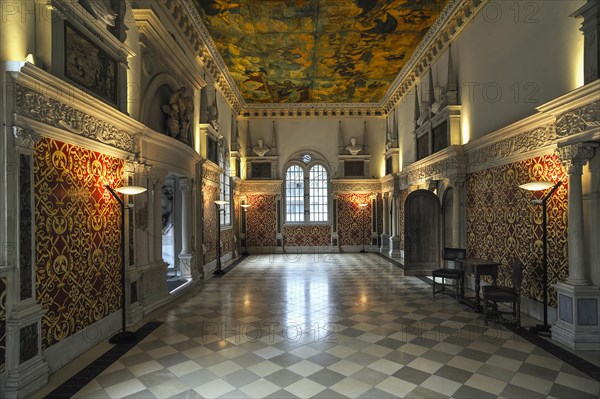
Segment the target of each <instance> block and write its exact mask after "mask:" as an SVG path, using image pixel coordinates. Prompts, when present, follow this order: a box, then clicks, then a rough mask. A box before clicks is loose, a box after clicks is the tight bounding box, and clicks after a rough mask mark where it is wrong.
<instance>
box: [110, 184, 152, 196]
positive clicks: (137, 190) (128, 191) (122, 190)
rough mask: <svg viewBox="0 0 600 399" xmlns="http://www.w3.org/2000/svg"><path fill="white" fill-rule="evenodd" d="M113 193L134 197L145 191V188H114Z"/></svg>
mask: <svg viewBox="0 0 600 399" xmlns="http://www.w3.org/2000/svg"><path fill="white" fill-rule="evenodd" d="M115 191H116V192H118V193H121V194H125V195H136V194H141V193H143V192H144V191H146V187H141V186H123V187H117V188H115Z"/></svg>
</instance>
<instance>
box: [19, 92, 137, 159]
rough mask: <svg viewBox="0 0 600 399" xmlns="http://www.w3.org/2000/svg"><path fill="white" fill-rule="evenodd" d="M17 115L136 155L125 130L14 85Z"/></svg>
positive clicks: (130, 138)
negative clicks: (15, 88)
mask: <svg viewBox="0 0 600 399" xmlns="http://www.w3.org/2000/svg"><path fill="white" fill-rule="evenodd" d="M17 113H18V114H20V115H23V116H26V117H28V118H31V119H34V120H36V121H39V122H42V123H46V124H48V125H50V126H54V127H57V128H60V129H66V130H68V131H69V132H71V133H74V134H76V135H79V136H83V137H86V138H88V139H92V140H95V141H98V142H100V143H103V144H107V145H110V146H113V147H115V148H118V149H121V150H125V151H128V152H135V145H134V141H133V137H132V136H131V135H130V134H129V133H128V132H126V131H124V130H120V129H118V128H117V127H116V126H114V125H112V124H110V123H108V122H105V121H103V120H100V119H98V118H96V117H94V116H92V115H89V114H86V113H85V112H82V111H80V110H78V109H75V108H73V107H71V106H69V105H67V104H63V103H61V102H60V101H57V100H55V99H53V98H50V97H47V96H44V95H43V94H41V93H38V92H36V91H34V90H32V89H30V88H28V87H24V86H22V85H17Z"/></svg>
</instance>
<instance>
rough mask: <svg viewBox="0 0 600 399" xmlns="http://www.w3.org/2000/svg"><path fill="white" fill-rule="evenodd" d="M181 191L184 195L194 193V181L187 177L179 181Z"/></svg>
mask: <svg viewBox="0 0 600 399" xmlns="http://www.w3.org/2000/svg"><path fill="white" fill-rule="evenodd" d="M179 189H180V190H181V191H182V192H184V193H189V192H190V191H192V180H191V179H188V178H187V177H183V178H181V179H179Z"/></svg>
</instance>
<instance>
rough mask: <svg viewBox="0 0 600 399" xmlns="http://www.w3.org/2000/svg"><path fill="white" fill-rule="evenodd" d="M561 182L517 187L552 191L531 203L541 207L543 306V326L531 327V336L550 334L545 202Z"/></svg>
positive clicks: (534, 183) (535, 183)
mask: <svg viewBox="0 0 600 399" xmlns="http://www.w3.org/2000/svg"><path fill="white" fill-rule="evenodd" d="M561 184H562V182H558V183H556V184H554V183H553V182H551V181H534V182H530V183H526V184H522V185H520V186H519V187H520V188H522V189H524V190H528V191H543V190H547V189H549V188H550V187H552V189H551V190H550V191H549V192H548V194H546V195H545V196H544V198H542V199H541V200H539V199H534V200H532V201H531V203H533V204H535V205H541V206H542V243H543V249H542V251H543V254H542V287H543V290H544V292H543V294H544V296H543V298H544V299H543V301H544V302H543V305H544V324H538V325H536V326H534V327H531V328H530V329H529V331H530V332H531V333H533V334H543V335H549V334H550V326H549V325H548V226H547V217H546V213H547V212H546V202H547V201H548V199H549V198H550V197H551V196H552V194H554V193H555V192H556V190H557V189H558V187H560V185H561Z"/></svg>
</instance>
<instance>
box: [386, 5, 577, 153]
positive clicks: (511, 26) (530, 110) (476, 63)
mask: <svg viewBox="0 0 600 399" xmlns="http://www.w3.org/2000/svg"><path fill="white" fill-rule="evenodd" d="M584 3H585V0H548V1H527V2H525V1H522V2H521V1H491V2H490V3H488V4H487V5H486V6H485V7H484V8H483V9H482V11H481V12H480V13H479V14H478V15H476V16H475V18H474V19H473V21H471V23H470V24H469V25H468V26H467V27H466V28H465V29H464V31H463V32H461V34H460V35H459V36H458V38H457V39H455V41H454V42H453V43H451V45H452V58H453V60H454V66H455V68H456V69H457V74H458V82H459V94H460V98H461V105H462V112H461V115H462V132H461V133H462V138H463V142H462V144H466V143H467V142H468V141H471V140H474V139H477V138H479V137H482V136H484V135H486V134H488V133H491V132H493V131H495V130H497V129H499V128H502V127H504V126H506V125H509V124H511V123H513V122H516V121H518V120H520V119H522V118H524V117H527V116H529V115H532V114H534V113H536V109H535V108H536V107H537V106H540V105H542V104H544V103H546V102H548V101H550V100H552V99H554V98H556V97H559V96H560V95H563V94H565V93H567V92H569V91H571V90H573V89H575V88H577V87H579V86H581V85H582V84H583V35H582V33H581V32H580V31H579V28H580V26H581V20H579V19H576V18H573V17H570V16H569V15H570V14H571V13H573V12H574V11H575V10H577V9H578V8H579V7H581V6H582V5H583V4H584ZM447 68H448V51H447V49H446V50H444V52H443V53H442V54H441V55H440V57H439V58H438V59H437V60H436V61H435V62H434V64H433V65H432V72H433V81H434V84H435V83H436V82H439V83H440V84H442V85H443V86H445V85H446V83H447V74H446V72H447ZM417 87H418V88H419V100H420V101H422V100H423V96H424V95H426V93H427V90H428V73H427V72H425V73H424V74H423V76H421V79H420V81H419V82H418V83H417ZM413 96H414V90H411V91H410V93H409V94H408V95H407V96H405V98H404V99H402V101H401V102H400V103H399V104H398V106H397V112H398V116H399V118H398V125H399V130H400V143H401V144H400V148H401V158H402V160H401V162H403V163H404V164H406V163H407V162H411V161H414V143H413V137H412V131H413V127H414V126H413V122H412V121H413V119H414V97H413Z"/></svg>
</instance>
